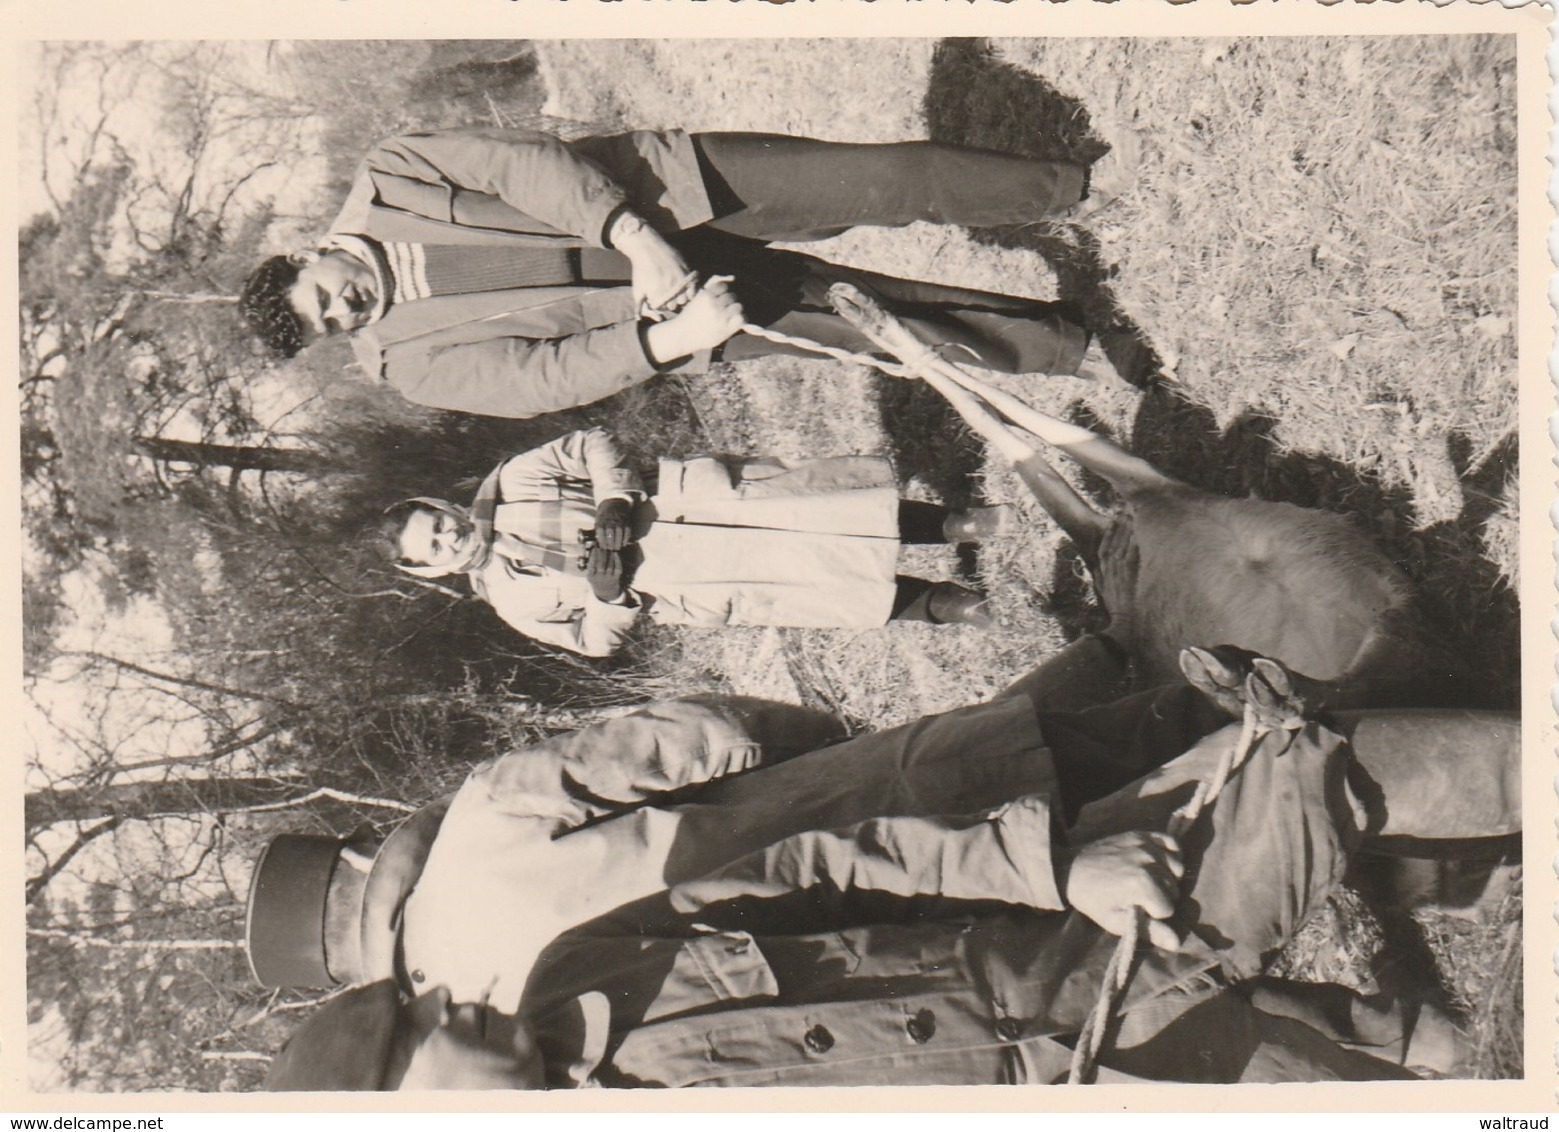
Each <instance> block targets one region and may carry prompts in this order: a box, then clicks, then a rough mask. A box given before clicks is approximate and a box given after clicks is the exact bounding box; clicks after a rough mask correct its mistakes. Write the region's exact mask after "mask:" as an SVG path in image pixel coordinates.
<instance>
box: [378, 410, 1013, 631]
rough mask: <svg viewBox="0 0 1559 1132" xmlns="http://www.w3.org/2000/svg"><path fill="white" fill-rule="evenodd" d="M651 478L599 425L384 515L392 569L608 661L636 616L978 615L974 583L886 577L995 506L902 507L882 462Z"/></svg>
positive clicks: (997, 515)
mask: <svg viewBox="0 0 1559 1132" xmlns="http://www.w3.org/2000/svg"><path fill="white" fill-rule="evenodd" d="M658 471H659V474H658V476H657V478H656V482H657V484H658V487H657V488H656V489H655V490H654V491H652V492H647V491H646V490H645V485H644V483H643V481H642V480H641V479H640V477H639V474H638V472H637V471H636V470H635V469H634V468H633V467H631V466H630V464H629V462H628V461H627V460H626V459H625V458H624V457H623V454H622V451H621V449H620V448H619V447H618V445H617V441H616V440H615V438H614V437H613V436H612V435H611V434H610V433H608V432H606V431H605V430H604V429H600V428H592V429H585V430H581V431H579V432H572V433H569V434H567V435H565V436H561V437H559V438H558V439H556V440H553V441H550V442H549V443H547V444H543V445H541V446H540V447H538V448H535V449H532V450H531V451H529V452H522V453H521V454H520V455H518V456H513V457H511V458H509V459H508V460H505V461H504V462H503V463H502V464H500V465H498V467H496V468H494V469H493V471H492V472H491V474H489V475H488V476H487V478H486V479H485V480H484V481H483V482H482V485H481V487H480V488H478V490H477V493H476V498H475V500H474V501H473V502H472V504H471V505H470V506H469V507H462V506H460V505H458V504H453V503H448V502H446V501H444V500H441V499H427V498H418V499H410V500H406V501H405V502H404V503H403V504H400V505H397V506H396V507H393V508H391V511H390V519H389V521H388V526H387V530H386V534H387V535H389V536H390V537H391V538H392V539H393V540H394V542H395V545H396V549H397V550H398V551H399V558H398V560H397V562H396V565H397V566H398V567H399V568H400V569H402V570H405V571H406V572H408V573H411V574H416V575H418V576H420V577H425V578H437V577H448V576H451V575H459V574H463V575H465V576H466V577H467V578H468V579H469V580H470V582H471V586H472V588H473V589H474V590H475V592H476V594H477V596H478V597H480V598H481V599H482V600H483V601H485V602H487V603H488V604H489V605H491V606H492V607H493V609H494V611H495V612H496V613H497V614H498V616H499V617H501V618H503V620H504V621H505V622H506V623H507V624H508V625H510V626H511V627H513V628H514V629H516V630H518V631H519V632H521V633H523V634H525V635H526V636H527V637H531V638H534V639H535V640H538V641H542V642H545V643H546V644H550V645H555V646H557V647H559V648H565V649H568V650H570V651H572V652H578V653H583V654H584V655H586V656H610V655H611V654H612V653H614V652H616V651H617V649H618V648H619V647H620V646H621V645H622V644H623V642H624V641H625V640H626V639H627V634H628V630H629V629H630V628H631V627H632V625H633V624H634V623H635V622H636V621H637V620H638V618H639V617H641V616H648V617H649V618H650V619H651V620H653V621H655V622H657V623H660V624H667V625H702V626H711V627H714V626H724V625H784V626H790V627H794V628H822V629H852V628H854V629H869V628H875V627H877V626H880V625H883V624H885V623H887V622H888V621H889V620H896V621H922V622H929V623H931V624H936V625H943V624H963V625H973V626H977V627H983V626H987V625H989V624H990V615H989V613H988V612H987V609H986V605H987V603H986V601H985V597H984V595H983V594H979V593H976V592H975V591H973V590H970V589H966V588H965V587H963V586H961V585H958V584H957V583H955V582H947V581H942V582H930V581H925V580H922V579H920V578H912V577H908V576H905V575H899V574H897V573H896V572H895V564H896V561H897V559H898V553H899V547H900V545H901V544H902V543H905V542H920V543H927V542H943V543H949V542H950V543H958V542H974V541H978V540H980V539H982V538H985V537H988V536H989V535H993V534H997V533H999V531H1000V529H1001V525H1002V521H1003V519H1004V518H1005V516H1006V515H1007V510H1006V508H1004V507H981V508H973V509H971V510H968V511H953V510H950V509H948V508H946V507H940V506H937V505H934V504H931V503H923V502H918V501H910V500H901V499H899V497H898V491H897V489H896V487H895V486H894V481H893V469H892V467H891V466H890V465H889V463H888V461H887V460H885V459H883V458H881V457H877V456H836V457H831V458H825V459H817V460H804V461H795V462H788V463H787V462H785V461H780V460H774V459H756V460H751V459H731V458H720V457H714V456H693V457H690V458H688V459H681V460H674V459H663V460H661V461H660V464H659V470H658Z"/></svg>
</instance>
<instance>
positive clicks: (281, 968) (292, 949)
mask: <svg viewBox="0 0 1559 1132" xmlns="http://www.w3.org/2000/svg"><path fill="white" fill-rule="evenodd" d="M345 844H346V842H345V841H343V840H342V839H341V838H338V837H323V836H320V835H318V834H307V833H284V834H281V835H280V836H278V837H276V838H274V839H273V840H272V841H271V843H270V844H269V845H268V846H266V849H265V852H264V853H262V854H261V855H260V860H259V863H258V864H256V865H255V868H254V879H253V880H252V881H251V882H250V884H249V907H248V912H247V916H246V922H245V925H244V937H245V939H246V940H247V942H248V947H249V969H250V970H251V971H253V972H254V977H255V978H256V979H257V980H259V982H260V985H261V986H264V987H270V988H276V987H298V988H317V987H330V986H334V985H335V984H336V983H337V982H338V981H339V980H337V979H335V978H333V977H332V976H331V974H330V969H329V968H328V967H327V966H326V965H325V897H326V895H327V894H328V893H329V891H330V878H331V875H332V874H333V873H334V872H335V870H336V865H337V863H338V862H339V861H340V859H341V847H342V846H343V845H345Z"/></svg>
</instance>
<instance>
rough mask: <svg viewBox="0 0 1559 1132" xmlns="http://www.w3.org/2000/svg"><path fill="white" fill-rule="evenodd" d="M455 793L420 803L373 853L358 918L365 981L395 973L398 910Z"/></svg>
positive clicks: (426, 856)
mask: <svg viewBox="0 0 1559 1132" xmlns="http://www.w3.org/2000/svg"><path fill="white" fill-rule="evenodd" d="M452 799H453V795H451V796H450V797H448V798H440V799H439V800H438V801H437V802H434V803H432V804H431V805H428V806H424V807H423V808H422V809H420V810H418V811H417V812H416V813H415V814H413V815H412V816H411V817H409V818H407V819H406V821H405V822H403V823H402V824H401V827H400V828H399V829H397V830H396V831H395V832H394V833H392V834H390V836H389V839H388V840H386V841H385V843H384V844H383V845H382V846H381V847H380V849H379V852H378V854H377V855H376V856H375V857H374V863H373V868H372V869H371V870H369V873H368V884H367V886H366V887H365V888H364V890H363V911H362V917H361V932H362V947H363V980H364V981H365V982H367V981H371V980H374V979H388V978H394V977H395V976H396V970H395V960H396V953H397V952H398V951H399V942H400V934H401V910H402V909H403V908H404V907H405V905H406V898H407V897H408V896H410V895H411V892H412V889H414V888H416V887H417V881H418V880H419V879H420V878H421V876H422V866H423V865H424V864H426V863H427V860H428V853H429V851H430V850H431V849H432V848H433V842H434V840H435V839H436V838H437V837H438V831H439V827H440V826H441V825H442V824H443V822H444V814H445V813H446V812H448V810H449V803H450V802H451V800H452Z"/></svg>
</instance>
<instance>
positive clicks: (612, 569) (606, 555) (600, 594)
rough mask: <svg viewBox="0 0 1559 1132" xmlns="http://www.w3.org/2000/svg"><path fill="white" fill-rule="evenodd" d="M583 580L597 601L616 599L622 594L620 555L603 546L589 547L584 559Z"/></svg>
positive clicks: (621, 561) (621, 563)
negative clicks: (588, 585) (586, 556)
mask: <svg viewBox="0 0 1559 1132" xmlns="http://www.w3.org/2000/svg"><path fill="white" fill-rule="evenodd" d="M585 581H587V582H589V583H590V592H591V593H593V594H595V596H596V600H597V601H616V600H617V599H618V598H620V597H622V594H623V560H622V555H620V554H618V553H617V551H615V550H607V549H606V548H605V547H602V546H596V547H593V548H591V551H590V555H589V557H588V558H586V559H585Z"/></svg>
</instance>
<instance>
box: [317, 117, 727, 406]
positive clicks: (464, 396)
mask: <svg viewBox="0 0 1559 1132" xmlns="http://www.w3.org/2000/svg"><path fill="white" fill-rule="evenodd" d="M625 204H626V205H630V206H631V207H632V208H633V209H634V210H635V211H636V212H638V213H639V214H640V215H642V216H644V217H645V218H646V219H647V220H648V221H649V222H650V223H651V224H652V225H653V226H655V227H656V228H657V229H659V230H661V231H673V230H676V229H680V228H688V227H693V226H695V225H698V224H702V223H703V222H704V221H706V220H708V219H710V217H711V215H712V212H711V208H710V203H709V197H708V194H707V192H706V191H705V188H704V183H703V179H702V177H701V175H700V173H699V170H698V160H697V156H696V155H695V153H694V150H693V143H692V140H691V138H690V137H689V136H688V135H687V134H686V133H684V132H683V131H681V130H667V131H661V132H656V131H648V130H638V131H634V132H632V133H626V134H617V135H613V136H608V137H593V138H584V139H581V140H579V141H575V142H563V141H560V140H559V139H557V138H555V137H553V136H552V135H550V134H545V133H541V132H539V131H534V130H517V129H494V128H467V129H452V130H436V131H430V132H426V133H413V134H405V135H402V136H400V137H395V138H390V139H388V140H386V141H383V142H380V143H379V144H378V145H376V146H375V147H374V148H373V149H372V150H370V151H369V152H368V154H367V155H366V156H365V157H364V159H363V163H362V165H361V166H360V167H359V170H358V172H357V175H356V177H355V179H354V181H353V185H352V189H351V191H350V192H349V193H348V195H347V199H346V201H345V203H344V204H343V206H342V209H341V212H340V214H339V215H338V216H337V217H336V219H335V221H334V222H333V223H332V224H331V226H330V232H331V235H341V234H345V235H351V236H366V237H369V238H371V239H375V240H380V241H392V240H393V241H408V242H419V243H430V244H468V245H478V246H487V247H492V246H526V245H532V246H534V245H538V244H540V245H547V246H554V247H555V246H563V247H580V246H585V245H589V246H593V247H602V246H604V244H605V231H606V227H607V225H608V223H609V221H610V220H611V218H612V214H613V213H614V212H615V211H616V210H617V209H618V208H619V207H621V206H623V205H625ZM352 345H353V350H354V353H355V354H356V356H357V359H358V362H359V363H360V364H361V365H362V366H363V368H364V369H365V371H366V372H367V373H368V374H369V375H370V376H371V377H373V378H376V379H382V380H384V381H387V382H388V383H389V384H391V385H393V386H394V387H395V388H396V389H397V390H399V391H400V392H401V393H402V394H403V395H404V396H406V397H407V398H408V399H410V400H412V401H416V402H419V403H421V404H424V405H431V406H433V407H435V408H441V409H456V410H461V411H464V412H469V413H480V414H483V415H486V416H499V417H531V416H536V415H538V414H541V413H547V412H553V411H555V410H558V409H564V408H569V407H571V406H575V405H586V404H589V403H591V402H592V401H598V400H600V399H601V398H603V397H609V396H611V395H612V394H614V393H617V392H619V391H621V390H623V389H626V388H628V387H629V386H632V385H636V384H638V383H639V382H642V381H645V380H647V379H648V378H650V377H652V376H654V374H655V373H656V368H655V366H654V364H653V363H652V362H651V361H650V359H649V357H648V355H647V354H646V353H645V351H644V346H643V343H642V341H641V339H640V335H639V329H638V312H637V311H636V310H635V308H634V302H633V294H632V289H631V288H629V287H626V286H616V287H612V286H607V287H602V286H588V285H578V286H561V287H533V288H516V289H512V290H502V291H489V292H480V293H476V294H470V295H444V296H437V297H433V298H428V299H422V300H418V301H416V302H409V303H401V304H397V305H395V306H392V307H391V308H390V309H389V311H387V312H386V314H385V316H384V317H383V318H381V319H379V320H378V321H376V322H374V323H371V324H370V325H368V326H366V327H363V328H362V329H360V330H358V331H356V332H354V334H353V335H352ZM707 362H708V355H707V353H704V354H700V355H698V356H696V357H695V358H693V359H691V360H689V361H688V362H687V363H685V364H684V366H683V367H682V368H684V369H685V370H687V371H689V372H701V371H702V369H703V368H704V366H705V365H707Z"/></svg>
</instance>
